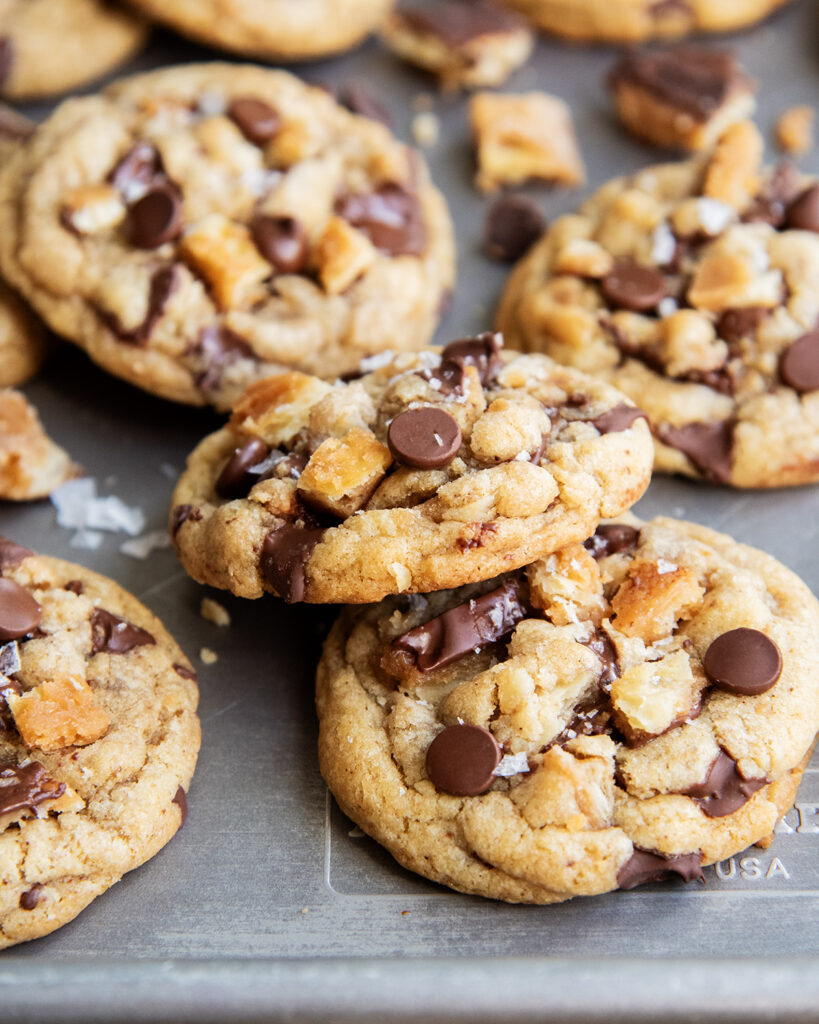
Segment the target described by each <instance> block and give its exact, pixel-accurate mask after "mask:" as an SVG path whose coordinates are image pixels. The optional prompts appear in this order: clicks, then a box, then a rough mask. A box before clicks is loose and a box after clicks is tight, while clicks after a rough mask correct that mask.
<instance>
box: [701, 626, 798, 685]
mask: <svg viewBox="0 0 819 1024" xmlns="http://www.w3.org/2000/svg"><path fill="white" fill-rule="evenodd" d="M703 667H704V668H705V673H706V675H707V676H708V678H709V679H710V680H711V682H712V683H713V684H714V685H715V686H718V687H719V688H720V689H721V690H726V691H727V692H728V693H740V694H742V695H743V696H746V697H756V696H757V695H758V694H760V693H765V692H766V691H767V690H770V689H771V687H772V686H774V685H775V684H776V681H777V679H779V677H780V675H781V674H782V654H781V652H780V650H779V648H778V647H777V645H776V644H775V643H774V642H773V640H771V639H770V638H769V637H767V636H765V634H764V633H760V632H759V630H758V629H746V628H745V627H740V628H739V629H731V630H729V631H728V632H727V633H723V634H722V635H721V636H718V637H717V638H716V640H714V642H713V643H712V644H711V646H710V647H709V648H708V650H707V651H706V652H705V658H704V659H703Z"/></svg>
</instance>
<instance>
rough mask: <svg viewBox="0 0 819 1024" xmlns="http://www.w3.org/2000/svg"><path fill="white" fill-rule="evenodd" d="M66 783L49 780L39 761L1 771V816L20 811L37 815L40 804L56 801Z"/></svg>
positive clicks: (63, 790)
mask: <svg viewBox="0 0 819 1024" xmlns="http://www.w3.org/2000/svg"><path fill="white" fill-rule="evenodd" d="M64 792H65V783H64V782H57V781H56V780H55V779H52V778H49V776H48V774H47V773H46V770H45V768H44V767H43V766H42V765H41V764H40V762H39V761H30V762H29V763H28V764H26V765H17V766H16V767H8V768H2V769H0V816H2V815H5V814H16V813H17V812H19V811H29V812H30V813H31V814H36V813H37V808H38V807H39V805H40V804H43V803H45V802H46V801H47V800H56V799H57V798H58V797H61V796H62V795H63V793H64Z"/></svg>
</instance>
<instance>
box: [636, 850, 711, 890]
mask: <svg viewBox="0 0 819 1024" xmlns="http://www.w3.org/2000/svg"><path fill="white" fill-rule="evenodd" d="M674 875H679V877H680V878H682V880H683V881H684V882H705V875H704V874H703V873H702V858H701V856H700V854H699V853H680V854H677V855H676V856H673V857H664V856H662V854H659V853H649V852H648V850H638V849H637V847H635V848H634V853H632V855H631V857H630V858H629V859H628V860H627V861H626V863H625V864H624V865H623V866H622V867H621V868H620V870H619V871H618V872H617V884H618V885H619V886H620V888H621V889H634V888H636V887H637V886H638V885H645V884H646V883H647V882H664V881H665V880H666V879H668V878H673V877H674Z"/></svg>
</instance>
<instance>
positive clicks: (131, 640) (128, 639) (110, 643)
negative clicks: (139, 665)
mask: <svg viewBox="0 0 819 1024" xmlns="http://www.w3.org/2000/svg"><path fill="white" fill-rule="evenodd" d="M155 643H156V640H155V639H154V637H153V636H152V635H151V634H150V633H149V632H148V631H147V629H140V627H139V626H134V625H133V624H132V623H130V622H127V621H126V620H125V619H121V618H120V617H119V616H118V615H114V614H113V613H112V612H109V611H106V610H105V609H104V608H95V609H94V611H93V612H92V613H91V653H92V654H99V653H101V652H102V653H104V654H127V653H128V651H131V650H133V649H134V647H145V646H149V645H151V644H155Z"/></svg>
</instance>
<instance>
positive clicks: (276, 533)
mask: <svg viewBox="0 0 819 1024" xmlns="http://www.w3.org/2000/svg"><path fill="white" fill-rule="evenodd" d="M324 533H325V531H324V530H322V529H311V528H305V527H302V526H296V525H295V524H294V523H282V525H281V526H279V527H277V528H276V529H275V530H271V531H270V533H268V535H267V536H266V537H265V540H264V544H263V545H262V556H261V559H260V561H259V568H260V570H261V573H262V576H264V578H265V579H266V580H267V582H268V583H269V584H270V585H271V586H272V587H273V589H274V590H275V591H276V593H277V594H278V595H279V596H280V597H283V598H284V600H285V601H287V603H288V604H294V603H296V602H298V601H303V600H304V595H305V592H306V588H307V562H308V561H309V559H310V555H311V554H312V552H313V548H315V546H316V545H317V544H319V543H321V539H322V537H323V536H324Z"/></svg>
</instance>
